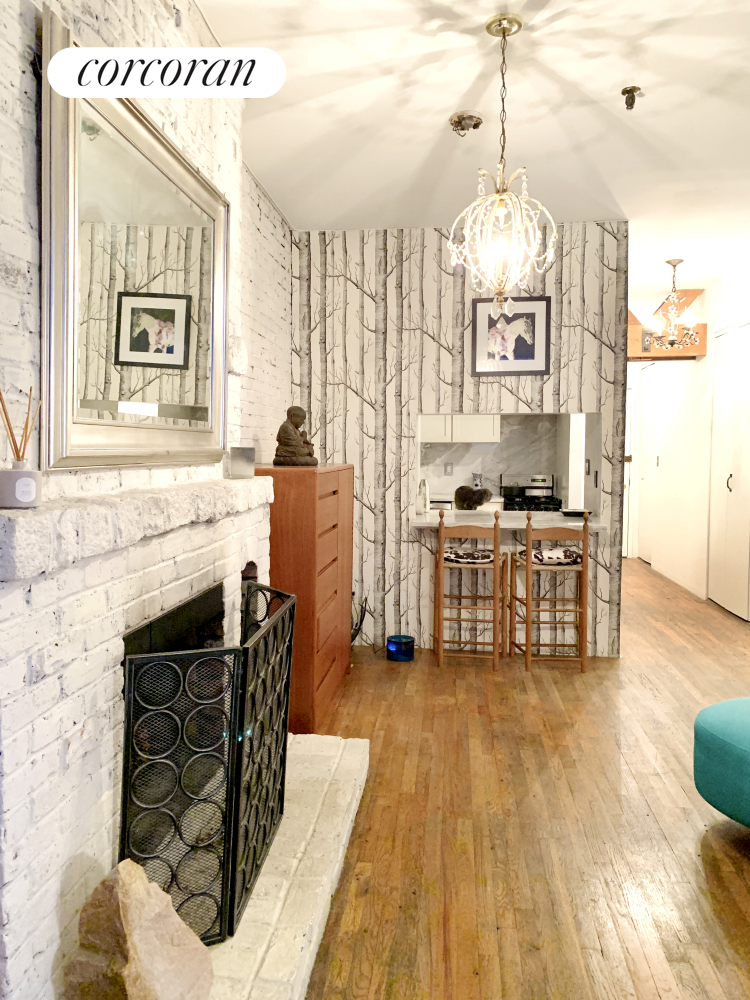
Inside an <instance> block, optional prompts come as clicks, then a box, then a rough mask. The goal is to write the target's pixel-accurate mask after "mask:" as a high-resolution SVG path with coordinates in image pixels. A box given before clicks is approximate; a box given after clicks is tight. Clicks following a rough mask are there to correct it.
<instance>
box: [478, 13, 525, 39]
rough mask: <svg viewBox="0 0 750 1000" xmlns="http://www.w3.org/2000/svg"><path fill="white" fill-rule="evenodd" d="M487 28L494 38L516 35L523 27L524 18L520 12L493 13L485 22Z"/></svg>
mask: <svg viewBox="0 0 750 1000" xmlns="http://www.w3.org/2000/svg"><path fill="white" fill-rule="evenodd" d="M484 27H485V30H486V31H487V34H488V35H492V36H493V38H502V37H503V35H505V37H506V38H510V36H511V35H516V34H518V32H519V31H520V30H521V28H522V27H523V18H522V17H521V15H520V14H493V15H492V17H490V18H489V19H488V20H487V23H486V24H485V26H484Z"/></svg>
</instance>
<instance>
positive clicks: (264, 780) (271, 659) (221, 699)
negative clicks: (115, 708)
mask: <svg viewBox="0 0 750 1000" xmlns="http://www.w3.org/2000/svg"><path fill="white" fill-rule="evenodd" d="M295 603H296V598H294V597H291V596H289V595H288V594H283V593H281V592H280V591H277V590H272V589H271V588H270V587H264V586H262V585H260V584H257V583H252V582H251V583H247V584H246V585H245V586H244V587H243V600H242V624H241V642H242V645H241V646H240V647H230V648H223V649H212V648H210V649H197V650H189V651H184V652H170V653H166V654H165V653H149V654H148V655H140V656H127V657H126V658H125V747H124V759H123V783H122V822H121V829H120V859H121V860H122V859H123V858H132V859H133V860H134V861H137V862H138V863H139V864H140V865H142V866H143V868H144V869H145V871H146V874H147V875H148V877H149V879H150V881H152V882H156V883H157V884H158V885H159V886H161V888H162V889H164V891H165V892H169V893H170V895H171V896H172V902H173V904H174V907H175V909H176V910H177V912H178V913H179V914H180V916H181V917H182V918H183V920H184V921H185V923H187V924H188V926H190V927H192V929H193V930H194V931H195V933H196V934H198V936H199V937H200V938H201V939H202V940H203V941H204V942H205V943H206V944H214V943H216V942H218V941H223V940H225V939H226V938H227V936H229V935H232V934H234V933H235V930H236V928H237V926H238V925H239V922H240V918H241V917H242V913H243V911H244V909H245V906H246V905H247V901H248V899H249V898H250V895H251V893H252V890H253V886H254V885H255V881H256V879H257V877H258V875H259V873H260V869H261V866H262V865H263V862H264V860H265V858H266V855H267V853H268V849H269V847H270V846H271V842H272V841H273V838H274V835H275V833H276V830H277V829H278V826H279V823H280V821H281V816H282V813H283V811H284V778H285V773H286V745H287V732H288V719H289V675H290V670H291V662H292V638H293V633H294V612H295Z"/></svg>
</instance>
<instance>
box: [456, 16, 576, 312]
mask: <svg viewBox="0 0 750 1000" xmlns="http://www.w3.org/2000/svg"><path fill="white" fill-rule="evenodd" d="M485 27H486V29H487V31H488V33H489V34H490V35H493V36H495V37H499V38H500V39H501V52H502V61H501V64H500V79H501V87H500V107H501V110H500V160H499V162H498V164H497V175H496V176H495V177H493V176H492V174H490V173H489V171H487V170H484V169H483V168H481V167H480V169H479V190H478V194H479V197H478V198H477V199H476V200H475V201H473V202H472V203H471V205H469V207H468V208H466V209H464V211H463V212H462V213H461V214H460V215H459V216H458V218H457V219H456V221H455V222H454V223H453V226H452V228H451V235H450V240H449V242H448V248H449V249H450V251H451V264H452V265H454V266H455V265H456V264H457V263H461V264H464V265H465V266H466V267H467V268H468V269H469V271H470V272H471V276H472V278H471V286H472V288H473V289H474V291H477V292H478V291H481V290H482V289H483V288H489V289H490V290H491V291H492V293H493V296H494V301H493V303H492V307H491V313H492V317H493V319H498V318H499V317H500V316H501V315H502V313H503V312H504V313H505V314H506V315H510V314H511V310H512V302H511V301H508V302H507V303H506V298H507V296H508V294H509V293H510V291H511V289H513V288H514V287H515V286H516V285H525V284H526V283H527V281H528V278H529V275H530V274H531V271H532V269H534V270H536V271H537V272H541V271H544V270H546V268H547V267H549V265H550V264H551V263H552V260H553V259H554V255H555V243H556V241H557V230H556V228H555V223H554V220H553V218H552V216H551V215H550V213H549V212H548V211H547V209H546V208H545V207H544V205H542V204H541V202H538V201H536V200H535V199H534V198H530V197H529V193H528V190H527V184H526V168H525V167H521V168H520V169H519V170H516V171H515V172H514V173H513V174H511V175H510V177H509V178H508V179H507V180H506V178H505V97H506V94H507V88H506V85H505V71H506V68H507V64H506V59H505V53H506V49H507V46H508V38H509V37H510V35H515V34H516V33H517V32H518V31H520V30H521V28H522V27H523V21H522V19H521V18H520V17H519V16H518V14H496V15H494V16H493V17H491V18H490V19H489V20H488V21H487V24H486V26H485ZM519 180H520V183H521V193H520V194H519V193H518V192H517V191H512V190H511V188H512V186H513V185H514V184H515V183H516V182H517V181H519ZM487 182H489V184H490V185H491V192H490V194H487V193H486V189H485V185H486V183H487ZM540 219H542V220H543V222H546V223H547V224H548V226H551V233H548V235H547V241H546V246H545V245H544V241H543V236H542V227H541V226H540Z"/></svg>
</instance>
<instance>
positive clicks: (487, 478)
mask: <svg viewBox="0 0 750 1000" xmlns="http://www.w3.org/2000/svg"><path fill="white" fill-rule="evenodd" d="M557 428H558V417H557V414H552V413H550V414H546V413H539V414H536V413H535V414H503V416H502V421H501V424H500V441H499V442H498V443H485V444H450V443H444V444H443V443H441V444H422V446H421V455H420V458H421V476H422V477H423V478H424V479H426V480H427V483H428V485H429V487H430V497H431V498H432V499H435V500H441V499H445V500H452V499H453V494H454V493H455V491H456V489H457V488H458V487H459V486H471V485H473V473H474V472H481V473H482V475H483V477H484V482H483V485H484V486H486V487H487V488H488V489H490V490H492V492H493V493H497V492H498V486H499V482H500V476H501V475H502V474H503V473H508V472H518V473H522V474H531V473H549V474H554V472H555V470H556V468H557ZM446 465H448V466H451V465H452V466H453V471H452V474H450V475H446V473H445V467H446Z"/></svg>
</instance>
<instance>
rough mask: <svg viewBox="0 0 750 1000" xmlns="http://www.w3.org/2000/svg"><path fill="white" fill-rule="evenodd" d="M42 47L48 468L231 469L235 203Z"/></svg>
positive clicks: (48, 20) (51, 39) (139, 117)
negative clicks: (77, 87) (83, 95)
mask: <svg viewBox="0 0 750 1000" xmlns="http://www.w3.org/2000/svg"><path fill="white" fill-rule="evenodd" d="M76 44H77V42H76V40H75V38H74V37H73V36H72V33H71V31H70V29H69V28H68V27H67V26H66V25H65V24H64V23H63V22H62V21H61V20H60V18H59V17H58V16H57V15H56V14H54V13H53V12H52V11H51V10H50V9H49V7H47V6H45V11H44V28H43V38H42V50H43V79H44V82H43V84H42V351H43V357H42V384H43V397H42V398H43V410H42V414H43V423H42V444H43V448H42V456H43V457H42V467H43V469H45V470H56V469H83V468H94V467H98V466H126V465H143V466H153V465H191V464H206V463H211V462H218V461H220V460H221V458H222V457H223V455H224V454H225V444H226V429H225V423H226V315H225V314H226V287H227V237H228V224H229V205H228V202H227V200H226V198H225V197H224V195H223V194H222V193H221V192H220V191H219V190H218V189H217V188H216V187H214V186H213V185H212V184H211V183H210V181H208V180H207V179H206V178H205V177H204V176H203V175H202V174H201V173H200V172H199V171H198V170H197V169H196V167H195V166H194V164H192V163H191V162H190V160H189V158H188V155H187V154H186V153H183V152H182V151H181V150H180V149H178V148H177V147H176V146H175V145H174V143H172V142H171V141H170V140H169V139H168V138H167V136H166V135H165V134H164V132H163V131H162V129H160V128H159V127H158V126H157V125H156V124H155V123H153V122H152V121H151V119H150V118H149V117H148V116H147V115H146V114H145V113H144V112H143V111H142V110H141V109H140V108H139V106H138V105H137V104H136V103H134V102H132V101H128V100H117V99H112V100H105V99H98V98H97V99H90V100H89V99H85V100H84V99H75V100H72V99H68V98H64V97H61V96H60V95H59V94H57V93H55V92H54V91H53V90H52V89H51V88H50V86H49V84H48V83H47V73H46V68H47V65H48V64H49V60H50V59H51V58H52V57H53V55H54V54H55V53H56V52H58V51H60V49H63V48H67V47H70V46H72V45H76Z"/></svg>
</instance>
